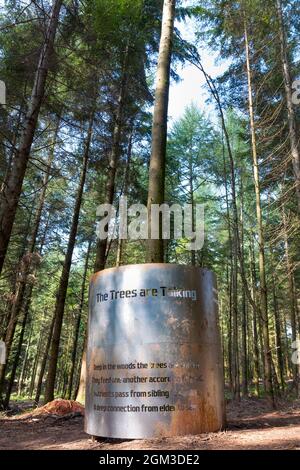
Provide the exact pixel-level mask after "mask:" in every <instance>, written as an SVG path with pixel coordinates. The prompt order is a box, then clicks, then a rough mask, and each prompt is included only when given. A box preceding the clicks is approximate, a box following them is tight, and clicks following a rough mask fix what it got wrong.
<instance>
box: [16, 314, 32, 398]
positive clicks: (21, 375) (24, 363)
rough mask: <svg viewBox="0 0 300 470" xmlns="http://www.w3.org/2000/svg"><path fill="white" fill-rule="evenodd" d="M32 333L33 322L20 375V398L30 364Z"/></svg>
mask: <svg viewBox="0 0 300 470" xmlns="http://www.w3.org/2000/svg"><path fill="white" fill-rule="evenodd" d="M32 333H33V322H31V328H30V332H29V337H28V342H27V346H26V349H25V355H24V360H23V364H22V369H21V374H20V377H19V383H18V395H19V396H20V395H21V393H22V390H23V384H24V379H25V376H26V368H27V362H28V354H29V350H30V346H31V337H32Z"/></svg>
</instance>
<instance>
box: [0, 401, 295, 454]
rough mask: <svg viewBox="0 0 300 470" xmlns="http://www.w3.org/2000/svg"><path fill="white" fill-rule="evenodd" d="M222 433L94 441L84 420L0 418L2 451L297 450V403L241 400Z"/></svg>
mask: <svg viewBox="0 0 300 470" xmlns="http://www.w3.org/2000/svg"><path fill="white" fill-rule="evenodd" d="M227 417H228V429H227V430H226V431H224V432H220V433H213V434H201V435H198V436H184V437H177V438H166V439H148V440H140V441H138V440H136V441H116V440H114V441H112V440H102V441H101V442H92V440H91V439H89V438H88V436H87V435H86V434H85V433H84V431H83V417H82V416H80V415H79V414H78V413H73V415H71V417H70V416H64V417H55V416H53V415H46V416H44V415H42V416H37V417H34V416H32V417H28V416H27V417H26V416H25V417H24V416H22V415H21V416H17V417H13V418H5V417H2V418H1V419H0V449H1V450H4V449H41V450H51V449H53V450H54V449H56V450H66V449H74V450H75V449H76V450H79V449H95V450H127V449H145V450H146V449H148V450H151V449H152V450H175V449H178V450H180V449H189V450H193V449H194V450H201V449H203V450H205V449H206V450H208V449H211V450H213V449H216V450H226V449H236V450H242V449H294V450H300V403H299V401H298V402H294V403H293V405H291V404H289V405H288V404H280V411H279V410H277V411H273V410H271V409H270V408H269V406H268V404H267V403H266V402H265V401H264V400H257V399H249V400H243V401H242V402H241V403H240V404H232V403H231V404H229V405H228V407H227Z"/></svg>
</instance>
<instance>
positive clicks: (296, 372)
mask: <svg viewBox="0 0 300 470" xmlns="http://www.w3.org/2000/svg"><path fill="white" fill-rule="evenodd" d="M282 220H283V235H284V248H285V261H286V269H287V279H288V286H289V310H290V319H291V329H292V341H296V340H297V315H296V300H295V295H294V292H295V289H294V278H293V270H292V265H291V260H290V253H289V240H288V233H287V220H286V213H285V208H284V207H283V210H282ZM299 369H300V364H299V365H298V364H293V382H294V387H295V390H296V393H297V397H298V398H299V397H300V382H299V375H300V373H299V372H300V370H299Z"/></svg>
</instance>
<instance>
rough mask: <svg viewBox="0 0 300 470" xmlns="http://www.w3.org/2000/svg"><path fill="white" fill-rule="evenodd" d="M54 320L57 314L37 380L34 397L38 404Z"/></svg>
mask: <svg viewBox="0 0 300 470" xmlns="http://www.w3.org/2000/svg"><path fill="white" fill-rule="evenodd" d="M54 322H55V316H54V315H53V318H52V320H51V324H50V329H49V333H48V337H47V343H46V348H45V351H44V355H43V359H42V363H41V368H40V372H39V378H38V382H37V386H36V392H35V398H34V402H35V404H36V405H38V404H39V401H40V396H41V391H42V384H43V377H44V373H45V369H46V364H47V359H48V354H49V348H50V344H51V339H52V334H53V328H54Z"/></svg>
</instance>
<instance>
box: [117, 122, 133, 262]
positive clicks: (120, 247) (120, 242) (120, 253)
mask: <svg viewBox="0 0 300 470" xmlns="http://www.w3.org/2000/svg"><path fill="white" fill-rule="evenodd" d="M132 139H133V128H132V129H131V132H130V135H129V140H128V148H127V161H126V170H125V176H124V188H123V194H122V195H123V196H125V197H127V194H128V183H129V171H130V162H131V153H132ZM123 244H124V240H123V238H121V237H120V236H119V237H118V248H117V257H116V266H121V264H122V256H123Z"/></svg>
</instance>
